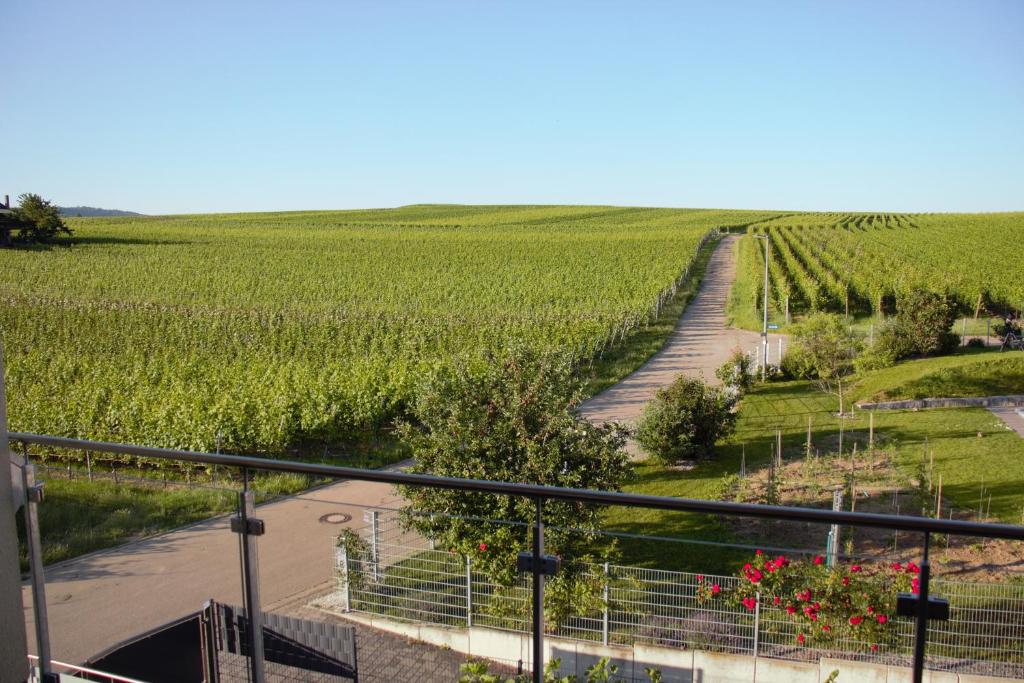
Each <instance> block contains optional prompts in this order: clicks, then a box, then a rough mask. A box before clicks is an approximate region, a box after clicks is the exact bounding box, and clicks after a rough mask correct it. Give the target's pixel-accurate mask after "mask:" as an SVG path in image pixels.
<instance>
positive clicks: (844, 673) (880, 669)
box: [341, 612, 1011, 683]
mask: <svg viewBox="0 0 1024 683" xmlns="http://www.w3.org/2000/svg"><path fill="white" fill-rule="evenodd" d="M341 616H344V617H345V618H346V619H349V620H351V621H355V622H358V623H361V624H365V625H367V626H372V627H373V628H377V629H380V630H382V631H387V632H389V633H395V634H398V635H402V636H405V637H407V638H411V639H413V640H418V641H421V642H424V643H428V644H430V645H436V646H439V647H444V648H446V649H451V650H454V651H455V652H461V653H463V654H465V655H466V656H467V657H469V656H473V657H480V658H485V659H493V660H499V661H501V662H503V663H509V662H512V663H515V662H516V661H522V662H523V666H524V668H529V667H530V658H531V644H530V637H529V635H527V634H524V633H513V632H511V631H500V630H497V629H490V628H483V627H479V626H474V627H472V628H452V627H447V626H437V625H434V624H418V623H411V622H402V621H395V620H392V619H386V618H382V617H377V616H373V615H369V614H362V613H356V612H351V613H348V614H344V615H341ZM544 653H545V661H550V660H551V659H554V658H560V659H561V660H562V668H561V672H562V673H563V674H567V673H577V674H583V673H584V671H585V670H586V669H587V668H588V667H590V666H591V665H593V664H594V663H595V662H597V660H598V659H600V658H602V657H608V658H609V659H610V660H611V661H612V663H613V664H616V665H618V666H619V674H618V675H619V676H620V677H622V678H624V679H626V680H627V681H629V680H632V681H647V680H648V678H647V675H646V674H645V673H644V668H645V667H653V668H655V669H659V670H660V671H661V673H662V676H663V679H662V680H663V681H664V682H665V683H823V682H824V681H825V680H827V679H828V677H829V675H830V674H831V673H832V672H833V671H835V670H838V671H839V677H838V679H837V683H910V682H911V672H910V669H907V668H904V667H894V666H886V665H885V664H872V663H867V662H849V661H846V660H839V659H821V660H820V661H818V662H815V663H809V662H789V661H785V660H781V659H769V658H765V657H750V656H748V655H732V654H722V653H717V652H702V651H700V650H683V649H678V648H668V647H660V646H656V645H641V644H636V645H634V646H632V647H625V646H603V645H600V644H598V643H589V642H583V641H577V640H568V639H564V638H553V637H550V636H549V637H547V638H545V639H544ZM1009 680H1011V679H1008V678H990V677H987V676H973V675H966V674H955V673H946V672H940V671H928V672H925V678H924V681H925V683H996V682H997V681H998V682H1002V683H1005V682H1006V681H1009Z"/></svg>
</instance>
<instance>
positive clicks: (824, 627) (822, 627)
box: [821, 624, 832, 633]
mask: <svg viewBox="0 0 1024 683" xmlns="http://www.w3.org/2000/svg"><path fill="white" fill-rule="evenodd" d="M821 630H822V631H824V632H825V633H828V632H829V631H831V630H832V627H831V626H829V625H828V624H822V625H821Z"/></svg>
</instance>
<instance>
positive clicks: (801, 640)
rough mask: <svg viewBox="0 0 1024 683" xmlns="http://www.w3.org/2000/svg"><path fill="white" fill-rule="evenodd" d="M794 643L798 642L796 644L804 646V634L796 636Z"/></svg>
mask: <svg viewBox="0 0 1024 683" xmlns="http://www.w3.org/2000/svg"><path fill="white" fill-rule="evenodd" d="M796 642H798V643H800V644H801V645H803V644H804V634H802V633H801V634H800V635H798V636H797V637H796Z"/></svg>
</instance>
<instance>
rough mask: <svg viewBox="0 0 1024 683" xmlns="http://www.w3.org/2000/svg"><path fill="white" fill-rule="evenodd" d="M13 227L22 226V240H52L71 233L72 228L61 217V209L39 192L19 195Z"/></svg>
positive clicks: (20, 236)
mask: <svg viewBox="0 0 1024 683" xmlns="http://www.w3.org/2000/svg"><path fill="white" fill-rule="evenodd" d="M18 202H19V206H18V208H16V209H14V214H13V223H14V225H13V226H12V227H18V228H20V235H19V238H20V241H23V242H50V241H52V240H53V239H55V238H56V237H58V236H59V235H62V234H64V235H69V236H70V235H71V229H70V228H69V227H68V226H67V225H65V224H64V220H63V219H62V218H61V217H60V209H59V208H57V207H56V206H54V205H53V203H52V202H50V201H49V200H46V199H43V198H42V197H40V196H39V195H37V194H31V193H29V194H23V195H21V196H20V197H18Z"/></svg>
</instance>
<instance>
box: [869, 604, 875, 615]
mask: <svg viewBox="0 0 1024 683" xmlns="http://www.w3.org/2000/svg"><path fill="white" fill-rule="evenodd" d="M874 613H875V608H874V607H872V606H871V605H868V614H874Z"/></svg>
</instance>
